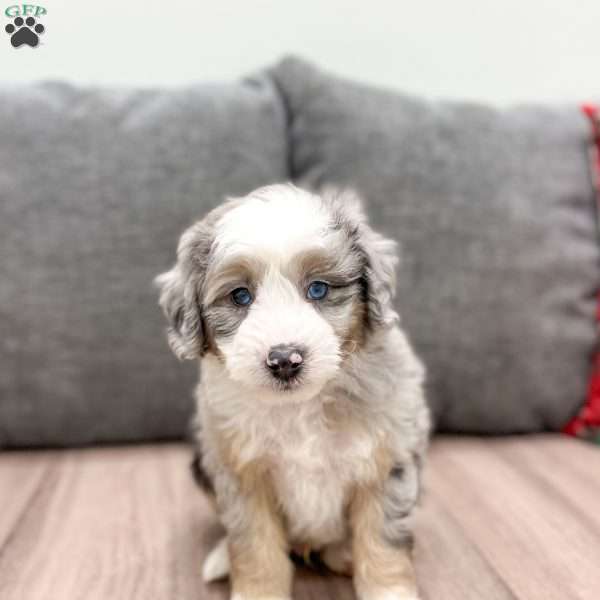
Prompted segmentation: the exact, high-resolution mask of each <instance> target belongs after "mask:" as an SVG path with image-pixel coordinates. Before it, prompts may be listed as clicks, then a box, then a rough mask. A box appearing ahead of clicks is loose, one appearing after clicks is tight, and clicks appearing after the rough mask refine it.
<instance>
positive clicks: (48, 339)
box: [0, 79, 287, 446]
mask: <svg viewBox="0 0 600 600" xmlns="http://www.w3.org/2000/svg"><path fill="white" fill-rule="evenodd" d="M286 177H287V172H286V146H285V119H284V112H283V109H282V108H281V106H280V104H279V98H278V96H277V94H276V92H275V91H274V89H273V87H272V83H271V82H270V81H269V80H267V79H257V80H254V81H252V82H246V83H243V84H236V85H225V86H212V85H197V86H192V87H187V88H185V89H175V90H170V91H158V90H146V91H131V90H130V91H127V90H106V89H104V90H103V89H79V88H75V87H71V86H68V85H62V84H42V85H33V86H17V87H12V86H6V85H4V86H2V87H1V88H0V257H1V259H0V365H1V368H0V445H1V446H25V445H44V444H50V445H54V444H58V445H63V444H64V445H68V444H82V443H89V442H108V441H133V440H141V439H157V438H171V437H180V436H181V435H183V434H184V433H185V431H186V427H187V420H188V417H189V413H190V410H191V405H192V402H191V393H192V388H193V385H194V379H195V377H196V373H195V367H194V366H193V365H192V364H185V365H182V364H179V363H178V362H177V361H176V359H175V358H174V356H173V355H172V354H171V353H170V351H169V349H168V347H167V343H166V340H165V333H164V332H165V323H164V320H163V316H162V314H161V311H160V309H159V308H158V306H157V291H156V290H155V289H153V286H152V279H153V277H154V276H155V275H156V274H157V273H159V272H161V271H162V270H165V269H166V268H168V267H169V266H170V265H171V264H172V262H173V261H174V260H175V248H176V244H177V239H178V236H179V234H180V233H181V232H182V230H183V229H184V227H186V226H187V225H188V224H190V223H191V222H192V221H193V220H194V219H196V218H198V217H199V216H201V215H202V214H203V213H204V212H205V211H206V210H208V209H210V208H212V207H213V206H215V205H216V204H217V203H218V202H220V201H221V200H222V199H223V197H224V196H225V195H228V194H243V193H246V192H249V191H250V190H251V189H253V188H255V187H257V186H259V185H263V184H266V183H272V182H274V181H280V180H283V179H286Z"/></svg>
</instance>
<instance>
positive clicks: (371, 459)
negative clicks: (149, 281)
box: [157, 185, 429, 600]
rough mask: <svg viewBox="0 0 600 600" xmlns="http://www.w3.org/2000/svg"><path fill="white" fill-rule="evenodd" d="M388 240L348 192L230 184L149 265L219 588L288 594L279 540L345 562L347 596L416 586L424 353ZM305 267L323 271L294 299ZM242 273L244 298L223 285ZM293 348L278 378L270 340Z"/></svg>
mask: <svg viewBox="0 0 600 600" xmlns="http://www.w3.org/2000/svg"><path fill="white" fill-rule="evenodd" d="M397 260H398V259H397V252H396V244H395V243H394V242H392V241H391V240H388V239H385V238H384V237H383V236H381V235H379V234H378V233H376V232H375V231H373V230H372V229H371V227H370V226H369V225H368V223H367V221H366V219H365V216H364V213H363V211H362V209H361V206H360V202H359V201H358V200H357V198H356V197H355V196H354V195H353V194H335V193H325V194H323V195H320V196H319V195H315V194H311V193H309V192H306V191H303V190H300V189H298V188H296V187H294V186H291V185H286V186H283V185H277V186H270V187H267V188H261V189H259V190H256V191H255V192H253V193H251V194H250V195H248V196H247V197H245V198H242V199H236V200H230V201H229V202H227V203H225V204H224V205H222V206H221V207H219V208H217V209H216V210H215V211H213V212H211V213H210V214H209V215H208V216H207V217H206V218H205V219H204V220H203V221H201V222H199V223H197V224H195V225H193V226H192V227H190V228H189V229H188V230H187V231H186V232H185V233H184V234H183V235H182V238H181V240H180V243H179V248H178V257H177V263H176V264H175V266H174V267H173V269H171V270H170V271H169V272H167V273H165V274H163V275H161V276H159V277H158V278H157V281H158V284H159V286H160V287H161V297H160V304H161V306H162V308H163V310H164V312H165V314H166V316H167V318H168V320H169V332H168V337H169V342H170V344H171V347H172V348H173V350H174V352H175V353H176V354H177V355H178V356H179V357H182V358H195V359H199V360H200V365H201V379H200V384H199V386H198V391H197V441H198V451H199V458H198V460H197V463H196V465H195V473H196V476H197V478H199V480H200V481H201V482H202V483H203V487H204V489H205V490H207V491H208V492H209V493H214V495H215V500H216V505H217V508H218V511H219V515H220V518H221V520H222V522H223V524H224V526H225V528H226V530H227V540H223V541H222V542H220V543H219V545H218V546H217V548H216V549H215V551H214V552H213V553H212V554H211V555H210V556H209V558H208V559H207V561H206V563H205V569H204V576H205V578H206V579H207V580H211V579H214V578H216V577H221V576H225V575H227V574H230V575H231V579H232V587H233V594H234V596H233V597H234V598H236V599H239V600H257V599H258V598H272V599H277V600H282V599H284V598H289V597H290V593H291V592H290V590H291V565H290V562H289V560H288V559H287V554H288V553H289V551H290V550H292V549H302V550H306V549H307V548H310V549H312V550H315V551H320V552H321V556H322V557H323V558H324V560H325V562H326V563H327V564H328V566H330V568H332V569H335V570H338V571H344V572H353V573H354V580H355V587H356V589H357V593H358V595H359V598H361V600H380V599H388V600H399V599H401V598H402V599H408V598H413V599H414V598H416V585H415V581H414V573H413V570H412V565H411V561H410V546H411V534H410V525H409V517H410V514H411V511H412V508H413V507H414V505H415V503H416V501H417V498H418V494H419V485H420V484H419V481H420V478H419V471H420V469H421V465H422V462H423V458H424V453H425V449H426V444H427V439H428V431H429V416H428V411H427V408H426V404H425V400H424V394H423V380H424V368H423V366H422V364H421V363H420V361H419V360H418V358H417V357H416V356H415V353H414V351H413V350H412V348H411V346H410V344H409V342H408V340H407V337H406V335H405V333H404V332H403V331H402V329H401V328H400V327H399V319H398V315H397V313H396V311H395V309H394V306H393V303H392V300H393V296H394V287H395V267H396V264H397ZM313 280H322V281H326V282H328V283H329V284H330V291H329V295H328V296H327V297H326V298H325V299H324V300H323V301H320V302H314V301H310V300H308V299H307V296H306V289H307V286H308V285H309V284H310V282H311V281H313ZM240 286H244V287H247V288H248V289H250V290H251V292H252V294H253V296H254V302H253V303H252V304H251V305H250V307H249V308H243V307H239V306H236V305H234V304H233V303H232V301H231V299H230V293H231V291H232V290H233V289H235V288H236V287H240ZM282 343H285V344H290V343H291V344H296V345H299V346H301V347H303V348H305V349H306V360H305V366H304V368H303V370H302V373H301V376H300V377H299V378H298V380H297V381H295V382H294V384H293V385H290V386H286V387H282V386H281V385H280V384H279V383H278V382H276V381H275V380H274V378H273V377H272V376H271V374H270V373H269V372H268V369H266V368H265V359H266V355H267V353H268V351H269V348H271V347H273V346H276V345H278V344H282Z"/></svg>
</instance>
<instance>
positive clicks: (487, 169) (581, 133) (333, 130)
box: [271, 58, 600, 433]
mask: <svg viewBox="0 0 600 600" xmlns="http://www.w3.org/2000/svg"><path fill="white" fill-rule="evenodd" d="M271 75H272V77H273V78H274V80H275V81H276V83H277V85H278V88H279V90H280V92H281V93H282V94H283V96H284V99H285V103H286V106H287V107H288V112H289V114H288V119H289V138H290V148H291V155H290V165H291V169H292V172H293V176H294V178H295V180H296V181H297V182H298V183H299V184H301V185H304V186H308V187H312V188H320V187H322V186H325V185H331V184H335V185H338V186H342V187H348V186H349V187H353V188H355V189H356V190H357V191H358V192H359V193H360V194H361V195H362V196H363V197H364V200H365V202H366V204H367V209H368V212H369V213H370V214H371V217H372V220H373V222H374V224H375V226H376V227H377V228H379V229H381V230H383V231H384V232H385V233H386V234H387V235H389V236H391V237H393V238H396V239H398V240H399V241H400V243H401V245H402V248H403V264H402V268H401V271H400V277H399V286H398V299H397V303H398V309H399V311H400V313H401V316H402V318H403V323H404V325H405V327H406V328H407V330H408V332H409V333H410V335H411V337H412V339H413V341H414V343H415V345H416V348H417V350H418V352H419V353H420V354H421V356H422V357H423V359H424V361H425V363H426V365H427V367H428V370H429V397H430V401H431V404H432V408H433V413H434V417H435V421H436V424H437V427H438V429H440V430H444V431H454V432H485V433H509V432H527V431H539V430H545V429H551V430H557V429H560V428H561V427H562V426H563V425H564V424H565V423H566V422H567V421H568V420H569V418H570V417H571V416H572V415H573V414H575V412H576V411H577V409H578V407H579V406H580V405H581V403H582V402H583V400H584V397H585V388H586V379H587V375H588V370H589V357H590V353H591V351H592V349H593V347H594V344H595V338H596V328H595V324H594V310H595V309H594V297H595V293H596V289H597V287H598V282H599V280H600V279H599V275H600V273H599V264H600V262H599V256H598V245H597V240H596V225H595V213H594V200H593V190H592V185H591V181H590V177H589V169H588V164H587V156H586V150H587V149H586V143H587V141H588V138H589V131H588V125H587V123H586V122H585V119H584V118H583V116H582V115H581V114H580V113H579V111H578V109H577V107H576V106H572V107H566V108H549V107H542V106H527V107H516V108H512V109H508V110H496V109H493V108H490V107H485V106H479V105H474V104H467V103H450V102H431V101H424V100H420V99H417V98H413V97H409V96H406V95H402V94H399V93H394V92H391V91H386V90H380V89H375V88H371V87H368V86H364V85H359V84H357V83H353V82H350V81H346V80H344V79H341V78H338V77H334V76H331V75H329V74H326V73H323V72H321V71H320V70H318V69H316V68H314V67H312V66H311V65H308V64H306V63H304V62H302V61H300V60H297V59H293V58H291V59H287V60H285V61H283V62H282V63H281V64H279V65H278V66H277V67H276V68H274V69H273V70H272V71H271Z"/></svg>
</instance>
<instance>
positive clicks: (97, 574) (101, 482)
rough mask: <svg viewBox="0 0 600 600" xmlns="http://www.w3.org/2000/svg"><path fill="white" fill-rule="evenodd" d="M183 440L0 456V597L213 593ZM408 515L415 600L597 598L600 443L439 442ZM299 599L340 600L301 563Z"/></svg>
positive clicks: (202, 509) (209, 525)
mask: <svg viewBox="0 0 600 600" xmlns="http://www.w3.org/2000/svg"><path fill="white" fill-rule="evenodd" d="M188 461H189V456H188V453H187V449H186V448H185V447H183V446H179V445H160V446H138V447H127V448H102V449H92V450H75V451H63V452H60V451H53V452H26V453H15V452H5V453H2V454H0V599H1V600H80V599H81V600H84V599H85V600H135V599H140V600H142V599H143V600H211V599H215V600H216V599H225V598H228V586H227V584H226V583H222V584H212V585H209V586H204V585H203V583H202V581H201V578H200V565H201V563H202V558H203V556H204V555H205V553H206V551H207V549H209V548H210V546H211V543H212V542H213V541H214V540H215V538H216V537H217V536H218V535H219V532H220V530H219V526H218V525H217V523H216V521H215V518H214V516H213V514H212V512H211V509H210V507H209V505H208V503H207V502H206V500H205V499H204V498H203V497H202V496H201V494H200V492H199V491H198V490H197V489H195V487H194V485H193V484H192V481H191V478H190V477H189V472H188V468H187V463H188ZM425 482H426V493H425V497H424V498H423V502H422V506H421V508H420V509H419V511H418V515H417V517H416V535H417V545H416V561H417V570H418V576H419V585H420V589H421V594H422V597H423V598H424V599H425V600H510V599H522V600H569V599H582V600H584V599H585V600H598V599H600V448H598V447H594V446H591V445H586V444H584V443H583V442H579V441H576V440H571V439H568V438H563V437H559V436H539V437H520V438H510V439H507V438H505V439H496V440H477V439H468V438H439V439H437V440H436V441H435V443H434V445H433V448H432V450H431V454H430V460H429V464H428V465H427V471H426V478H425ZM294 598H295V599H296V600H299V599H302V600H311V599H312V600H328V599H331V600H350V599H352V598H354V595H353V593H352V590H351V585H350V583H349V581H347V580H346V579H343V578H336V577H332V576H327V577H323V576H320V575H316V574H312V573H309V572H304V571H302V572H300V573H299V575H298V577H297V578H296V584H295V595H294Z"/></svg>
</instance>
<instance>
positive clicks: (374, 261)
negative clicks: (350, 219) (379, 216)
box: [358, 221, 400, 327]
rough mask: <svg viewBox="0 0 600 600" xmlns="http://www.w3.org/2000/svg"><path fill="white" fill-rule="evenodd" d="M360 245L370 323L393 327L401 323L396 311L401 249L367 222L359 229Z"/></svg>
mask: <svg viewBox="0 0 600 600" xmlns="http://www.w3.org/2000/svg"><path fill="white" fill-rule="evenodd" d="M358 236H359V244H360V246H361V248H362V249H363V252H364V255H365V259H366V260H365V267H364V280H365V281H364V286H365V292H366V297H367V310H368V316H369V323H370V324H372V325H378V326H383V327H391V326H392V325H395V324H396V323H397V322H398V321H399V320H400V318H399V316H398V313H397V312H396V310H395V308H394V303H393V300H394V296H395V295H396V266H397V265H398V262H399V259H398V250H397V249H398V245H397V244H396V242H394V241H393V240H390V239H387V238H385V237H383V236H382V235H381V234H379V233H377V232H376V231H373V229H372V228H371V227H370V225H368V224H367V222H366V221H363V222H362V223H361V224H360V226H359V228H358Z"/></svg>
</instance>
